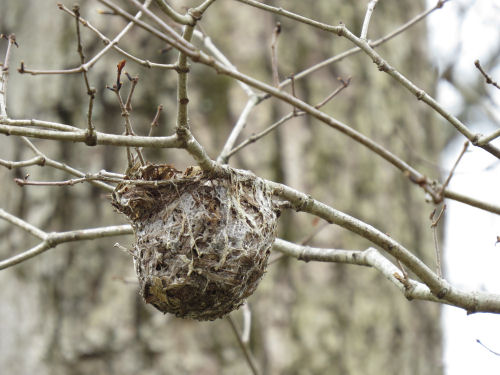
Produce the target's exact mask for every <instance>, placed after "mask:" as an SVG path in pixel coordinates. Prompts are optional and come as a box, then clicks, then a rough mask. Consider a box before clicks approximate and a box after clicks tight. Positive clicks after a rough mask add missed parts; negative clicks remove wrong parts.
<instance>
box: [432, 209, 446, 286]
mask: <svg viewBox="0 0 500 375" xmlns="http://www.w3.org/2000/svg"><path fill="white" fill-rule="evenodd" d="M445 210H446V205H445V204H443V207H441V211H440V212H439V215H438V217H437V218H436V219H435V220H434V216H435V214H436V210H434V211H432V214H431V217H430V219H431V222H432V223H431V229H432V235H433V238H434V251H435V253H436V273H437V275H438V276H439V277H443V271H442V266H441V264H442V263H441V250H440V248H439V241H438V233H437V225H438V223H439V221H440V220H441V217H442V216H443V213H444V211H445Z"/></svg>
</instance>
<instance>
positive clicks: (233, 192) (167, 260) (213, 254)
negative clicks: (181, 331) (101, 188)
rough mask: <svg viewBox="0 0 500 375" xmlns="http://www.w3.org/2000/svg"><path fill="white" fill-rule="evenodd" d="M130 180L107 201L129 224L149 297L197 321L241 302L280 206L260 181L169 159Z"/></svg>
mask: <svg viewBox="0 0 500 375" xmlns="http://www.w3.org/2000/svg"><path fill="white" fill-rule="evenodd" d="M129 178H130V181H124V182H123V183H121V184H119V185H118V186H117V187H116V189H115V191H114V192H113V196H112V204H113V205H114V207H116V208H117V209H118V210H119V211H120V212H122V213H124V214H125V215H127V216H128V218H129V219H130V220H131V222H132V226H133V228H134V231H135V237H136V239H135V245H134V248H133V250H132V254H133V257H134V265H135V270H136V273H137V276H138V278H139V283H140V293H141V295H142V296H143V298H144V300H145V301H146V303H151V304H152V305H153V306H155V307H156V308H157V309H158V310H160V311H162V312H164V313H166V312H169V313H172V314H175V315H176V316H178V317H182V318H192V319H198V320H214V319H217V318H221V317H223V316H225V315H226V314H228V313H230V312H231V311H233V310H235V309H237V308H238V307H239V306H241V304H243V302H244V301H245V299H246V298H247V297H249V296H250V295H251V294H252V293H253V292H254V291H255V288H256V287H257V284H258V283H259V281H260V279H261V278H262V275H263V274H264V272H265V271H266V267H267V260H268V258H269V254H270V252H271V246H272V244H273V242H274V239H275V237H276V221H277V216H278V210H277V207H276V205H275V204H274V203H273V200H272V196H271V191H270V190H269V189H268V188H267V187H266V185H265V184H264V182H263V181H262V180H261V179H259V178H257V177H254V176H248V175H245V174H243V173H240V172H237V171H232V172H231V173H230V176H229V177H213V176H210V175H209V174H207V173H205V172H203V171H201V170H200V169H199V168H198V167H189V168H188V169H186V171H184V172H181V171H178V170H176V169H175V168H173V167H172V166H169V165H147V166H144V167H141V168H139V169H138V170H137V171H135V172H133V173H131V174H130V176H129ZM145 181H147V182H145Z"/></svg>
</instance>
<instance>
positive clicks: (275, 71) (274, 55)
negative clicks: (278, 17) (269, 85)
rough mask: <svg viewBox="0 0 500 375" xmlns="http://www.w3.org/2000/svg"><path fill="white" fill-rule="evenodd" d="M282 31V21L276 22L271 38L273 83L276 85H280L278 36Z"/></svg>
mask: <svg viewBox="0 0 500 375" xmlns="http://www.w3.org/2000/svg"><path fill="white" fill-rule="evenodd" d="M280 33H281V23H279V22H276V26H275V27H274V31H273V37H272V40H271V69H272V72H273V83H274V86H275V87H279V85H280V75H279V71H278V37H279V36H280Z"/></svg>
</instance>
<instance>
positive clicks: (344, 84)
mask: <svg viewBox="0 0 500 375" xmlns="http://www.w3.org/2000/svg"><path fill="white" fill-rule="evenodd" d="M338 80H339V81H340V82H342V86H340V87H339V88H337V89H336V90H335V91H333V92H332V93H331V94H330V95H328V96H327V97H326V98H325V99H323V100H322V101H321V102H319V103H318V104H316V105H315V106H314V108H316V109H320V108H321V107H322V106H324V105H325V104H327V103H328V102H329V101H330V100H332V99H333V98H334V97H335V96H337V95H338V94H339V93H340V92H341V91H342V90H344V89H345V88H346V87H347V86H348V85H349V83H350V82H351V78H348V79H347V80H344V79H342V78H338ZM292 82H293V79H292ZM292 95H293V96H294V97H295V90H294V85H293V83H292ZM247 105H248V103H247ZM245 109H247V107H245ZM244 112H245V110H244V111H243V113H244ZM243 113H242V115H241V116H243ZM305 114H306V112H303V111H298V110H297V108H296V107H294V108H293V111H292V112H290V113H289V114H287V115H285V116H283V117H282V118H281V119H279V120H278V121H276V122H275V123H273V124H272V125H270V126H269V127H267V128H266V129H264V130H263V131H261V132H260V133H257V134H253V135H252V136H250V137H249V138H247V139H246V140H244V141H242V142H241V143H240V144H239V145H237V146H236V147H235V148H233V149H232V150H230V151H229V152H227V153H226V154H225V157H224V158H223V159H221V160H222V161H224V162H227V160H228V159H229V158H230V157H231V156H233V155H234V154H236V153H237V152H238V151H240V150H241V149H242V148H244V147H246V146H248V145H249V144H251V143H255V142H256V141H258V140H259V139H260V138H262V137H264V136H266V135H267V134H269V133H270V132H271V131H273V130H274V129H276V128H277V127H278V126H280V125H282V124H284V123H285V122H287V121H288V120H290V119H292V118H294V117H299V116H303V115H305ZM235 128H236V126H235ZM217 160H218V161H219V159H217Z"/></svg>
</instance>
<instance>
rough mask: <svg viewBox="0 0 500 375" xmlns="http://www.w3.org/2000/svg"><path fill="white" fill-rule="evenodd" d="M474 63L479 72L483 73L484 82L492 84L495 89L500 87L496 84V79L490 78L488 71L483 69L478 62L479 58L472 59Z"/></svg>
mask: <svg viewBox="0 0 500 375" xmlns="http://www.w3.org/2000/svg"><path fill="white" fill-rule="evenodd" d="M474 65H475V66H476V68H478V69H479V71H480V72H481V74H482V75H483V77H484V78H485V79H486V83H487V84H489V85H493V86H495V87H496V88H497V89H500V86H499V85H498V83H497V82H496V81H494V80H493V78H491V76H490V75H489V74H488V73H486V72H485V70H484V69H483V67H482V66H481V63H480V62H479V60H476V61H474Z"/></svg>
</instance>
